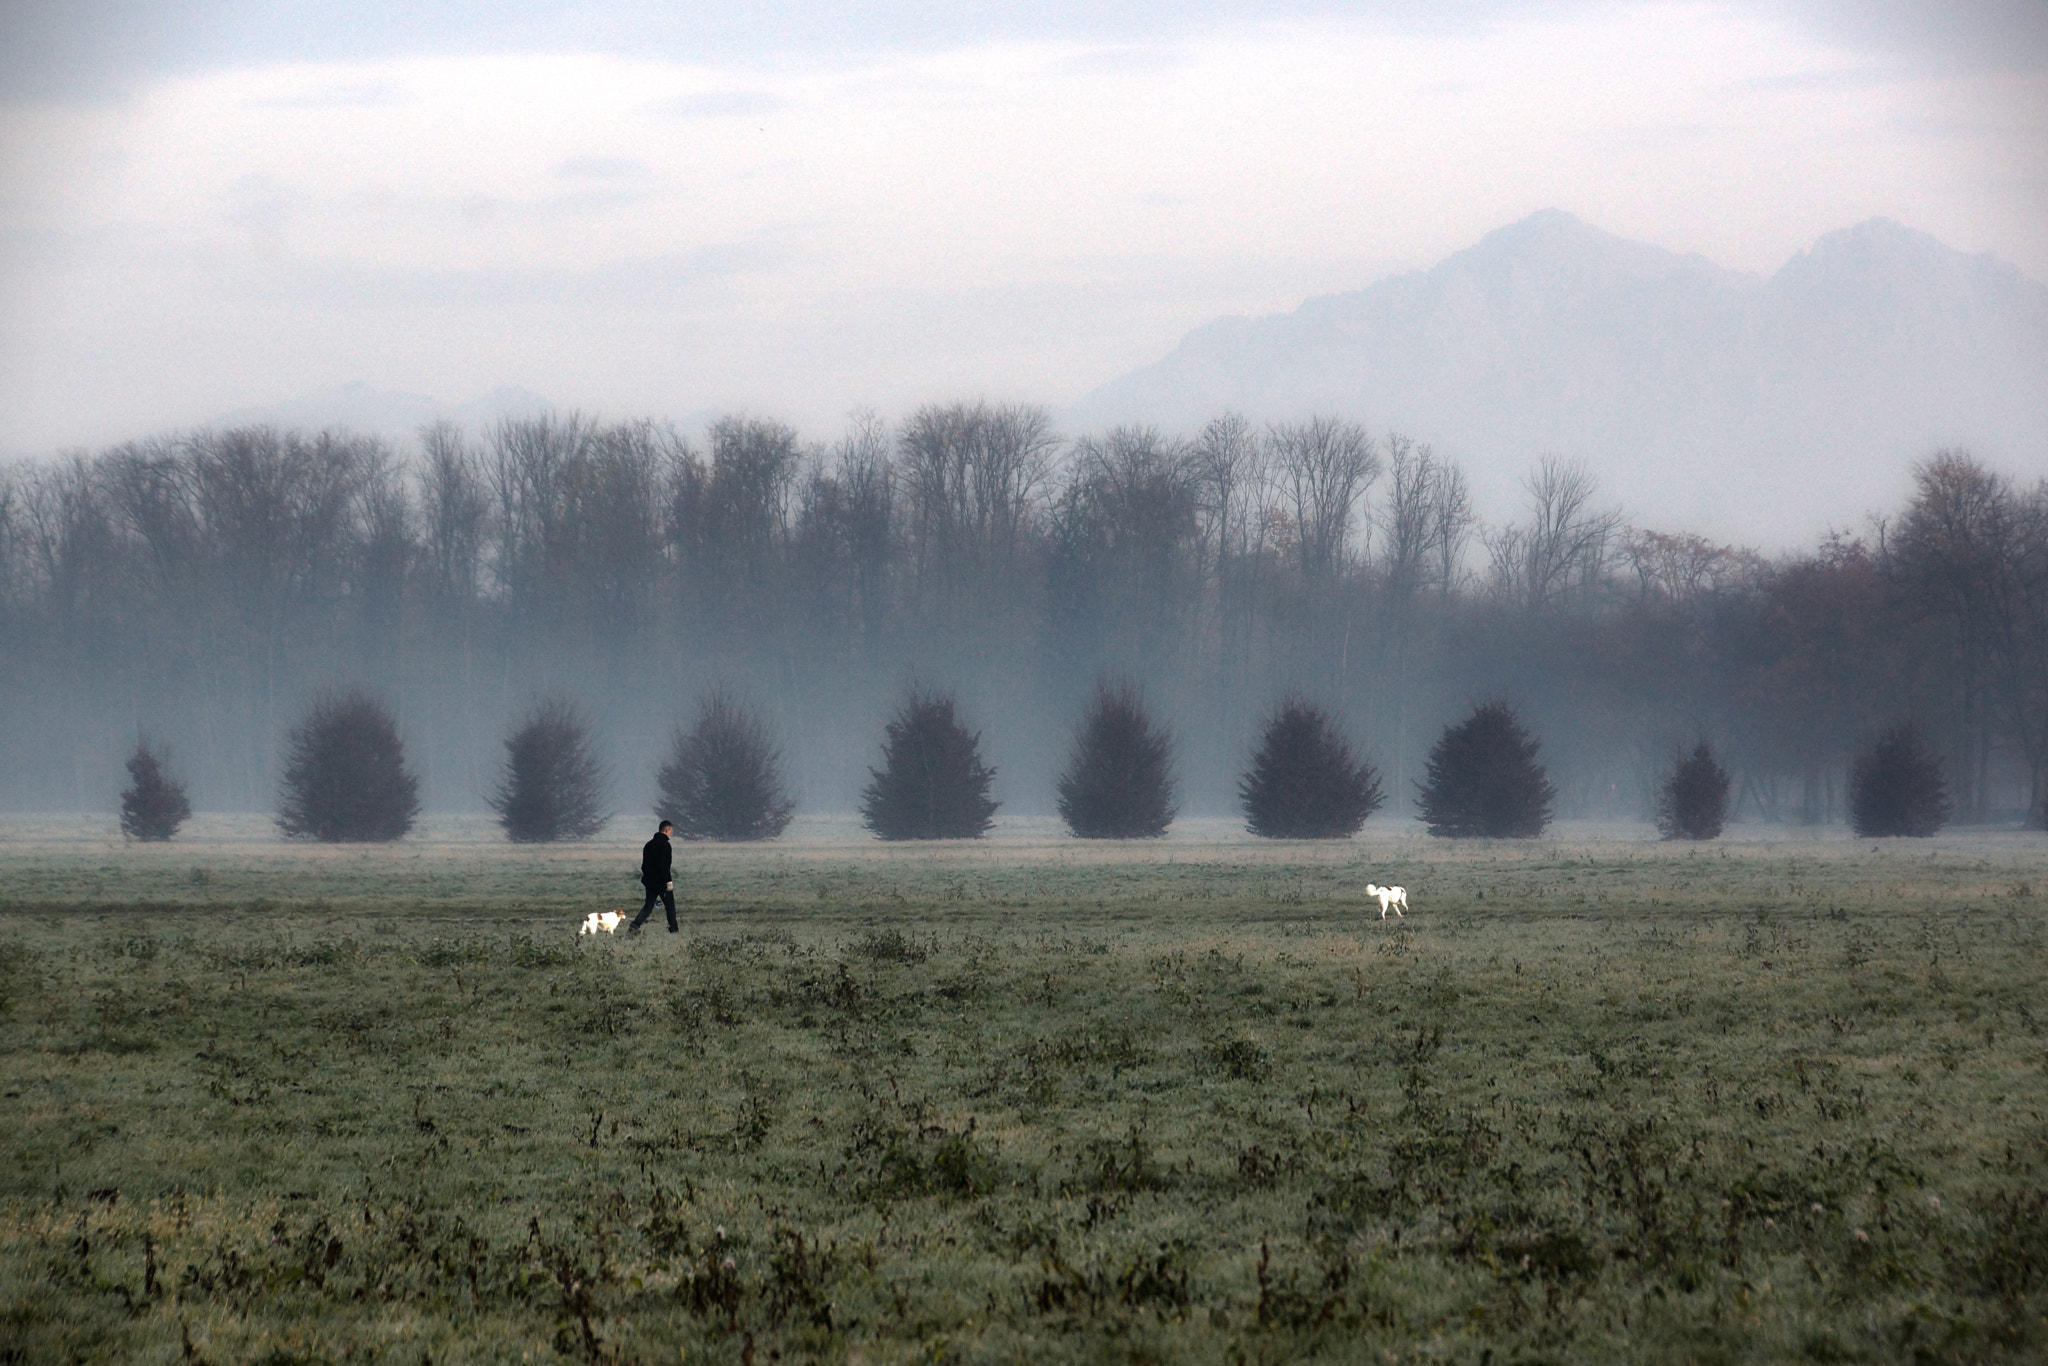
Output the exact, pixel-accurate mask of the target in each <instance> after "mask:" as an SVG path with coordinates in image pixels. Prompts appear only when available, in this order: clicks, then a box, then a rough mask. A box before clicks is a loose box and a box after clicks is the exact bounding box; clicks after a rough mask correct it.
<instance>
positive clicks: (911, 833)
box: [860, 688, 998, 840]
mask: <svg viewBox="0 0 2048 1366" xmlns="http://www.w3.org/2000/svg"><path fill="white" fill-rule="evenodd" d="M980 747H981V736H980V735H979V734H970V733H969V732H968V730H967V728H966V727H965V726H963V725H961V724H960V722H959V721H958V720H956V719H955V718H954V715H953V699H952V698H951V697H948V696H945V695H943V694H939V693H930V692H925V691H923V690H922V689H916V688H913V689H912V690H911V691H910V693H909V695H908V696H906V697H905V698H904V700H903V705H902V706H901V707H899V708H897V711H896V715H895V718H894V719H892V720H891V721H890V722H889V724H888V726H887V727H886V729H885V731H884V738H883V741H882V766H881V767H880V768H879V769H869V770H868V774H869V777H870V778H871V779H872V781H870V782H869V783H868V785H867V788H866V790H865V791H864V792H862V794H861V804H860V809H861V823H862V824H864V825H866V826H867V828H868V829H870V830H872V831H874V832H875V834H876V835H877V836H879V837H880V838H882V839H885V840H939V839H978V838H980V837H981V836H982V835H985V834H987V833H988V828H989V826H991V825H993V824H994V823H995V814H996V806H997V805H998V803H996V802H993V801H991V800H989V795H988V789H989V784H990V782H991V781H992V780H993V779H994V778H995V776H996V771H995V770H994V769H992V768H987V767H985V766H983V764H982V762H981V752H980Z"/></svg>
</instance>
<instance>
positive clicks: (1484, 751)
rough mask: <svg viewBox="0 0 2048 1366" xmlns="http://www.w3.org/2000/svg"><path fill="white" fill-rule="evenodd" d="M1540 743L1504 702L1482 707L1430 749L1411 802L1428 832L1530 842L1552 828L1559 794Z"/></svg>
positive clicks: (1475, 708) (1486, 704)
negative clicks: (1547, 774) (1539, 757)
mask: <svg viewBox="0 0 2048 1366" xmlns="http://www.w3.org/2000/svg"><path fill="white" fill-rule="evenodd" d="M1541 748H1542V744H1541V743H1540V742H1539V741H1537V740H1535V739H1534V738H1532V737H1531V736H1530V735H1529V733H1528V732H1527V731H1525V730H1523V729H1522V723H1521V721H1520V719H1519V718H1517V717H1516V715H1515V713H1514V709H1513V708H1511V707H1510V706H1508V704H1507V703H1505V702H1487V703H1483V704H1481V705H1479V706H1477V707H1474V708H1473V709H1472V714H1471V715H1470V716H1468V717H1466V718H1465V719H1464V720H1463V721H1460V722H1459V723H1457V724H1456V725H1454V726H1447V727H1445V728H1444V733H1443V736H1442V737H1441V738H1440V739H1438V740H1437V742H1436V744H1435V746H1434V747H1432V748H1431V749H1430V751H1429V766H1428V768H1427V770H1426V774H1427V777H1426V779H1425V781H1423V782H1422V783H1420V784H1418V787H1419V788H1420V789H1421V790H1420V793H1419V795H1418V796H1417V799H1416V805H1417V806H1419V807H1421V808H1422V819H1423V820H1424V822H1426V823H1427V824H1428V826H1429V833H1430V834H1432V835H1446V836H1450V837H1451V838H1454V839H1465V838H1470V837H1472V836H1489V837H1492V838H1496V839H1532V838H1534V837H1535V836H1537V835H1540V834H1542V833H1543V828H1544V827H1545V826H1547V825H1549V824H1550V804H1551V803H1552V802H1553V801H1555V800H1556V799H1557V789H1556V788H1555V787H1552V786H1551V785H1550V782H1549V780H1548V779H1547V778H1546V777H1545V776H1544V772H1543V765H1541V764H1539V763H1537V762H1536V754H1537V752H1538V751H1539V750H1540V749H1541Z"/></svg>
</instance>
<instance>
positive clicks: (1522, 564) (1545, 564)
mask: <svg viewBox="0 0 2048 1366" xmlns="http://www.w3.org/2000/svg"><path fill="white" fill-rule="evenodd" d="M1526 487H1527V488H1528V491H1529V501H1530V515H1529V521H1528V523H1527V524H1526V525H1522V526H1510V527H1504V528H1502V529H1501V530H1499V531H1496V532H1494V533H1493V534H1492V535H1491V536H1489V537H1488V538H1487V546H1486V548H1487V552H1488V555H1489V556H1490V558H1491V560H1492V568H1493V585H1494V591H1495V593H1496V594H1497V595H1498V596H1500V597H1501V598H1502V599H1503V600H1505V601H1507V602H1509V603H1511V604H1513V605H1514V606H1516V607H1518V608H1520V609H1522V610H1524V611H1529V612H1542V611H1547V610H1549V609H1551V608H1554V607H1557V606H1559V605H1561V604H1562V603H1563V602H1565V601H1566V599H1567V598H1568V597H1570V596H1571V595H1572V594H1573V593H1574V592H1575V591H1583V590H1585V589H1588V588H1591V587H1593V586H1594V585H1596V584H1597V583H1598V582H1599V581H1600V576H1601V573H1602V571H1603V570H1605V568H1606V567H1607V557H1608V550H1609V546H1610V543H1611V542H1612V540H1613V539H1614V536H1615V534H1616V533H1617V532H1618V531H1620V529H1621V527H1622V517H1621V513H1620V511H1619V510H1618V509H1600V508H1596V507H1595V506H1594V505H1593V498H1594V495H1595V493H1596V492H1597V491H1598V486H1597V484H1596V483H1595V482H1594V479H1593V476H1592V475H1591V474H1590V473H1589V472H1588V471H1587V470H1586V467H1585V466H1583V465H1580V464H1578V463H1576V462H1569V461H1564V460H1560V459H1558V458H1557V457H1556V456H1548V455H1546V456H1544V457H1543V459H1542V460H1541V461H1540V462H1539V463H1538V464H1537V466H1536V473H1535V474H1533V475H1531V476H1530V478H1529V481H1528V484H1527V486H1526Z"/></svg>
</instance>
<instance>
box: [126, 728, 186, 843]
mask: <svg viewBox="0 0 2048 1366" xmlns="http://www.w3.org/2000/svg"><path fill="white" fill-rule="evenodd" d="M169 766H170V755H169V753H168V752H166V751H162V750H159V749H156V748H154V747H153V746H151V744H150V743H149V740H148V739H147V737H145V738H143V739H140V740H137V741H136V742H135V752H134V753H133V754H131V755H129V756H128V777H129V780H130V781H131V782H132V783H133V786H131V787H130V788H129V789H128V790H127V791H125V792H123V793H122V794H121V833H122V834H124V835H126V836H128V838H130V839H137V840H167V839H169V838H171V837H172V836H173V835H175V834H177V833H178V827H179V826H181V825H183V824H184V823H185V822H186V820H187V819H189V818H190V817H191V815H192V803H191V802H189V801H186V800H185V785H184V784H183V783H181V782H179V781H178V780H177V779H176V778H173V777H172V776H171V775H170V772H169Z"/></svg>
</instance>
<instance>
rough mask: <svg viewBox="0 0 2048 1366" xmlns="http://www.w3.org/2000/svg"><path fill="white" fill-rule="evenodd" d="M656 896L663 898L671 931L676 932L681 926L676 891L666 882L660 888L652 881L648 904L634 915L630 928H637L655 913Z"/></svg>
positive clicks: (662, 906) (662, 901)
mask: <svg viewBox="0 0 2048 1366" xmlns="http://www.w3.org/2000/svg"><path fill="white" fill-rule="evenodd" d="M656 897H660V898H661V908H662V909H663V910H665V911H667V912H668V929H669V933H670V934H674V933H675V932H676V930H677V929H679V928H680V926H678V925H677V924H676V894H675V891H674V890H673V889H672V888H670V887H669V886H668V885H667V884H665V883H664V884H663V885H662V886H661V887H660V888H658V889H657V888H656V887H655V886H654V885H653V884H652V883H650V884H648V887H647V904H646V905H645V906H642V907H641V908H640V914H638V915H636V916H634V917H633V923H632V924H631V925H630V926H628V928H629V929H635V930H637V929H639V928H640V927H641V926H642V925H644V924H646V923H647V917H648V916H650V915H653V914H654V899H655V898H656Z"/></svg>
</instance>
